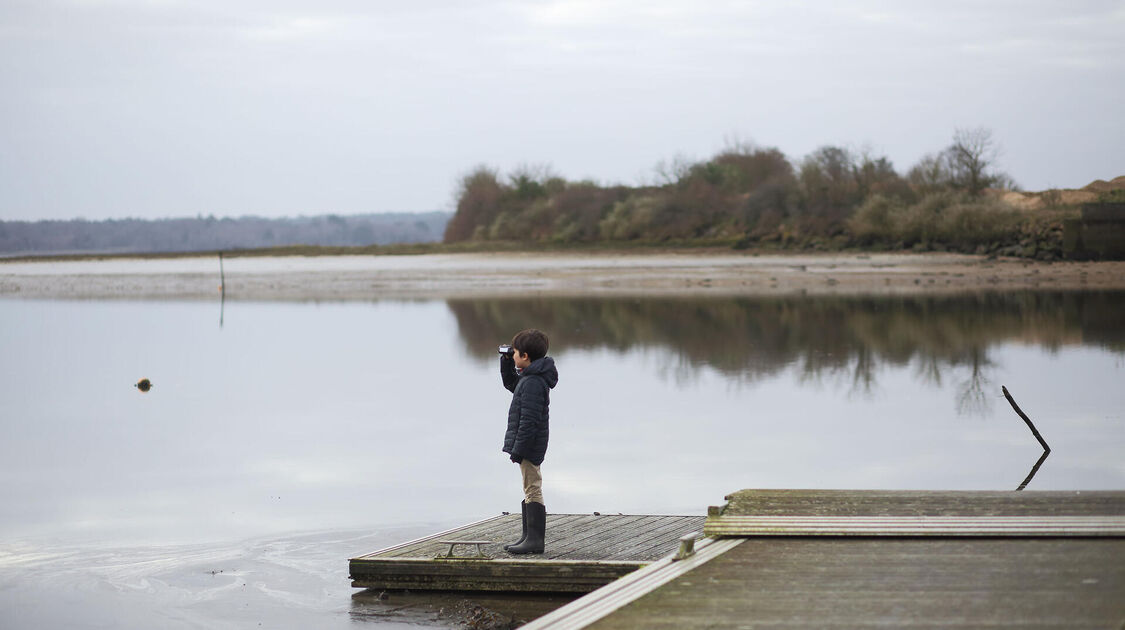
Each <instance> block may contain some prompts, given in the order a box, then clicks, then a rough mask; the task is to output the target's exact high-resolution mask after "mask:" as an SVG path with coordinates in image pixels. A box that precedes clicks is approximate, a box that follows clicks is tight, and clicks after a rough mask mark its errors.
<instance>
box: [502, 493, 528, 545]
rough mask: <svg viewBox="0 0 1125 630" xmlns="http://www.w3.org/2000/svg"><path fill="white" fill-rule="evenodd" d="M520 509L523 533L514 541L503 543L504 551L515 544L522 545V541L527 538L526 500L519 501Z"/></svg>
mask: <svg viewBox="0 0 1125 630" xmlns="http://www.w3.org/2000/svg"><path fill="white" fill-rule="evenodd" d="M520 511H521V512H523V535H522V536H520V539H519V540H517V541H516V542H514V543H508V544H507V545H504V551H507V550H508V549H509V548H511V547H515V546H516V545H522V544H523V541H525V540H527V501H520Z"/></svg>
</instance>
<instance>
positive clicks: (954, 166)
mask: <svg viewBox="0 0 1125 630" xmlns="http://www.w3.org/2000/svg"><path fill="white" fill-rule="evenodd" d="M945 152H946V158H947V160H948V164H949V170H950V171H951V175H952V177H953V181H954V183H955V185H957V186H958V187H959V188H963V189H965V190H967V191H969V192H970V193H972V194H974V195H977V194H980V193H981V191H983V190H984V189H985V188H988V187H990V186H992V185H993V184H995V183H997V182H999V181H1001V179H1002V177H1001V175H1000V174H999V173H994V172H992V167H993V165H994V164H995V162H996V158H997V157H998V156H999V153H1000V152H999V149H998V147H997V146H996V143H995V142H994V141H993V140H992V131H990V130H988V129H985V128H984V127H976V128H974V129H962V128H958V129H956V130H955V131H954V132H953V144H951V145H949V148H948V149H946V151H945Z"/></svg>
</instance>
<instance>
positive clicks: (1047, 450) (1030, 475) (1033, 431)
mask: <svg viewBox="0 0 1125 630" xmlns="http://www.w3.org/2000/svg"><path fill="white" fill-rule="evenodd" d="M1000 389H1001V391H1003V392H1004V398H1007V399H1008V402H1009V403H1010V404H1011V405H1012V409H1015V410H1016V413H1017V414H1019V417H1021V418H1023V421H1024V422H1026V423H1027V428H1029V429H1031V434H1032V435H1034V436H1035V439H1036V440H1039V444H1040V445H1042V446H1043V454H1042V455H1040V456H1039V461H1037V462H1035V465H1034V466H1032V467H1031V472H1030V473H1028V474H1027V477H1025V478H1024V480H1023V483H1021V484H1020V486H1019V487H1018V488H1016V490H1017V491H1019V490H1023V489H1024V488H1026V487H1027V484H1028V483H1030V482H1031V480H1032V478H1034V477H1035V473H1037V472H1039V467H1040V466H1042V465H1043V462H1044V461H1045V460H1046V459H1047V456H1048V455H1050V454H1051V447H1050V446H1048V445H1047V441H1046V440H1044V439H1043V436H1042V435H1039V430H1038V429H1036V428H1035V423H1033V422H1032V421H1031V418H1028V417H1027V414H1026V413H1024V412H1023V409H1020V406H1019V405H1017V404H1016V400H1015V399H1014V398H1012V394H1011V393H1010V392H1009V391H1008V388H1007V387H1004V386H1003V385H1001V386H1000Z"/></svg>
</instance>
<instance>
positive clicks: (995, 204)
mask: <svg viewBox="0 0 1125 630" xmlns="http://www.w3.org/2000/svg"><path fill="white" fill-rule="evenodd" d="M995 155H996V147H995V145H994V142H993V140H992V136H991V133H990V132H989V131H988V130H986V129H969V130H964V129H959V130H957V131H956V132H955V133H954V136H953V141H952V143H951V144H950V145H949V146H948V147H946V148H945V149H943V150H940V151H938V152H936V153H932V154H930V155H927V156H925V157H923V158H922V159H921V160H920V161H919V162H918V164H916V165H914V166H913V167H911V168H910V170H909V171H907V172H906V173H905V174H900V173H899V172H897V171H896V170H895V168H894V167H893V165H892V164H891V162H890V161H889V160H888V159H887V158H886V157H882V156H878V155H872V154H869V153H858V154H857V153H855V152H852V151H849V150H848V149H845V148H842V147H837V146H824V147H821V148H820V149H817V150H816V151H814V152H813V153H812V154H811V155H809V156H807V157H805V158H804V159H803V160H801V161H799V162H793V161H790V160H789V159H788V158H787V157H786V156H785V155H784V154H783V153H782V152H781V151H779V150H778V149H776V148H764V147H757V146H753V145H746V144H739V145H735V146H731V147H729V148H728V149H726V150H724V151H722V152H721V153H719V154H718V155H716V156H714V157H713V158H711V159H709V160H706V161H703V162H695V163H692V162H689V161H687V160H683V159H678V160H675V161H673V162H672V163H671V164H662V165H659V166H658V167H657V169H656V173H657V176H658V177H657V179H658V181H657V182H656V183H654V184H653V185H650V186H640V187H629V186H602V185H599V184H596V183H593V182H589V181H578V182H572V181H567V180H565V179H563V178H561V177H558V176H555V175H553V174H552V173H551V172H550V169H549V168H546V167H523V168H520V169H517V170H516V171H515V172H514V173H512V174H511V175H509V176H507V177H502V176H501V175H500V173H499V172H498V171H496V170H495V169H492V168H489V167H484V166H482V167H478V168H476V169H475V170H473V171H472V172H470V173H469V174H468V175H466V176H465V177H464V178H463V179H462V181H461V185H460V189H459V191H458V204H457V212H456V214H455V215H454V216H453V218H452V219H451V220H450V222H449V225H448V227H447V228H446V231H445V239H444V240H445V242H446V243H453V242H459V241H522V242H528V241H530V242H542V243H550V242H554V243H591V242H602V243H605V242H610V243H613V242H616V243H622V244H624V243H628V242H638V243H654V242H655V243H661V242H676V241H680V242H716V243H719V242H726V243H730V244H732V245H735V246H736V247H750V246H759V245H769V244H777V245H780V246H796V247H804V248H812V249H818V248H833V249H834V248H839V247H848V246H859V247H870V248H893V249H904V248H914V249H956V250H962V251H979V252H985V251H996V250H997V249H999V248H1002V247H1010V248H1018V247H1021V246H1026V245H1028V239H1035V240H1036V241H1048V242H1049V243H1045V244H1044V245H1043V246H1042V247H1040V246H1039V243H1038V242H1037V243H1036V248H1035V251H1043V252H1048V253H1049V252H1050V251H1051V248H1052V247H1061V238H1062V237H1061V227H1060V226H1061V216H1060V212H1067V211H1069V212H1070V213H1073V212H1075V210H1074V209H1073V208H1059V207H1058V206H1059V204H1055V206H1053V207H1050V208H1046V209H1041V210H1040V211H1037V212H1034V213H1028V212H1021V211H1020V210H1017V209H1016V208H1014V207H1012V206H1010V205H1008V204H1007V203H1005V202H1004V201H1002V200H1001V198H1000V197H1001V196H1002V193H1003V191H1004V190H1007V189H1012V188H1014V183H1013V182H1012V181H1011V180H1010V178H1009V177H1008V176H1007V175H1005V174H1004V173H1001V172H999V171H997V170H995V168H994V162H995ZM1000 253H1018V252H1000Z"/></svg>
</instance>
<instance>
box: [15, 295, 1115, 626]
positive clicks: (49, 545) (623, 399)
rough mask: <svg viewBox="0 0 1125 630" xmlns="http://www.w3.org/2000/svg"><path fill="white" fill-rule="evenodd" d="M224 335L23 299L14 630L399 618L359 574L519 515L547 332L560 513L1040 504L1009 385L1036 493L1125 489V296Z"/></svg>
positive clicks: (270, 310)
mask: <svg viewBox="0 0 1125 630" xmlns="http://www.w3.org/2000/svg"><path fill="white" fill-rule="evenodd" d="M219 320H220V307H219V304H218V303H209V302H127V301H84V302H65V301H19V300H5V301H0V353H2V356H3V359H2V362H0V430H2V432H3V433H2V435H3V439H2V440H0V626H3V627H6V628H7V627H33V626H38V625H42V624H43V623H50V622H59V623H65V625H78V626H81V625H90V626H95V625H100V624H102V625H116V626H125V627H146V626H151V625H153V624H156V625H162V626H165V627H176V626H188V627H190V626H200V625H206V626H221V625H223V624H229V625H230V627H249V626H254V627H256V624H257V622H260V621H263V620H267V621H269V622H270V623H269V624H268V625H273V626H279V625H280V626H286V625H289V626H291V627H299V626H301V625H309V624H310V623H311V624H313V625H318V626H321V627H329V626H333V625H340V626H343V625H351V624H360V625H366V624H371V623H375V624H383V625H388V624H393V623H394V622H393V620H388V619H386V618H384V617H382V616H381V615H378V614H367V613H369V612H370V610H368V609H367V608H364V606H365V604H363V603H362V602H360V603H357V601H358V600H356V601H353V600H352V599H351V597H350V595H351V593H352V591H351V589H350V588H349V587H348V585H347V581H346V573H347V566H346V559H347V557H348V556H350V555H357V554H360V553H364V552H367V551H372V550H374V549H376V548H379V547H381V546H385V545H387V544H391V543H393V542H397V541H400V540H404V539H407V538H411V537H413V536H415V535H420V534H422V533H426V532H428V531H430V530H432V528H433V527H438V526H443V525H452V524H456V523H460V522H465V521H468V520H470V519H478V518H483V517H486V516H491V515H495V514H497V513H499V512H500V511H504V510H507V511H510V510H513V509H516V508H518V507H519V500H520V497H521V494H520V489H519V483H518V472H517V469H516V468H515V467H514V466H513V465H512V464H511V463H509V462H508V460H507V458H506V457H505V456H503V455H502V454H501V453H500V443H501V439H502V435H503V429H504V422H505V417H506V409H507V403H508V400H509V399H510V394H508V393H507V392H506V391H505V390H504V389H503V388H502V387H501V385H500V382H499V377H498V369H497V365H496V362H497V361H496V356H495V346H496V345H497V344H498V343H501V342H504V341H507V340H508V339H510V338H511V335H512V333H514V332H515V331H517V330H519V329H521V328H524V327H528V326H535V327H539V328H542V329H544V330H546V331H547V332H548V333H549V334H550V335H551V338H552V342H553V343H552V349H551V354H552V355H553V356H554V357H555V359H556V361H557V363H558V366H559V373H560V383H559V386H558V388H557V389H556V390H555V392H554V394H553V399H552V410H551V416H552V427H551V447H550V451H549V453H548V458H547V461H546V463H545V464H544V467H543V474H544V478H545V487H544V493H545V497H546V501H547V505H548V509H549V510H551V511H554V512H591V511H594V510H598V511H602V512H625V513H682V514H701V513H703V512H704V510H705V509H706V507H707V506H708V505H716V504H721V503H722V502H723V496H724V495H725V494H727V493H728V492H731V491H733V490H738V489H741V488H754V487H760V488H767V487H768V488H918V489H993V490H1009V489H1014V488H1016V486H1018V485H1019V484H1020V483H1021V482H1022V481H1023V480H1024V478H1025V476H1026V475H1027V474H1028V472H1029V470H1030V469H1031V467H1032V465H1033V464H1034V463H1035V462H1036V460H1037V459H1038V457H1039V455H1040V453H1041V448H1040V447H1039V445H1038V443H1037V442H1036V441H1035V439H1034V438H1033V437H1032V436H1031V434H1030V432H1029V431H1028V429H1027V427H1026V426H1025V425H1024V423H1023V422H1022V421H1021V420H1020V419H1019V418H1018V417H1017V416H1016V415H1015V413H1014V412H1013V411H1012V409H1011V407H1010V406H1009V405H1008V403H1007V402H1006V401H1005V400H1004V398H1003V397H1002V395H1001V392H1000V387H1001V385H1006V386H1007V387H1008V389H1009V390H1010V391H1011V392H1012V393H1013V395H1014V396H1015V398H1016V400H1017V401H1018V402H1019V403H1020V405H1021V407H1023V409H1024V410H1025V411H1026V412H1027V413H1028V414H1029V415H1030V416H1031V418H1032V419H1033V420H1034V421H1035V423H1036V425H1037V426H1038V428H1039V430H1040V432H1041V433H1042V434H1043V436H1044V437H1045V439H1046V440H1047V441H1048V442H1049V443H1050V445H1051V447H1052V449H1053V452H1052V453H1051V455H1050V457H1049V458H1048V459H1047V460H1046V461H1045V463H1044V464H1043V466H1042V468H1041V469H1040V470H1039V471H1038V473H1037V475H1036V476H1035V477H1034V479H1032V480H1031V481H1030V483H1029V485H1028V488H1029V489H1033V490H1048V489H1123V488H1125V457H1123V454H1125V388H1122V387H1121V383H1122V382H1125V293H1079V292H1067V293H1018V294H983V295H967V296H960V297H916V298H914V297H910V298H904V297H899V298H870V297H831V298H803V297H790V298H716V299H703V298H682V299H676V298H660V299H615V298H588V299H583V298H566V299H561V298H542V299H481V300H472V299H465V300H452V301H443V300H426V301H409V302H402V301H396V302H375V303H356V302H348V303H332V304H323V303H322V304H316V303H244V302H229V301H228V302H227V303H226V304H225V306H224V309H223V312H222V326H221V327H220V323H219ZM141 377H148V378H150V379H152V381H153V382H154V383H155V387H154V388H153V390H152V391H151V392H149V393H147V394H142V393H140V392H138V391H137V390H136V389H135V388H134V387H133V386H132V383H134V382H135V381H137V380H138V379H139V378H141ZM237 565H241V566H237ZM210 571H223V573H222V574H221V575H219V574H216V575H211V574H210ZM243 584H245V585H246V586H242V585H243ZM249 593H252V595H250V594H249ZM67 611H70V612H67ZM75 611H77V612H75ZM412 621H414V622H417V621H419V620H418V619H414V620H412ZM423 621H425V620H423ZM435 623H438V622H435Z"/></svg>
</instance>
